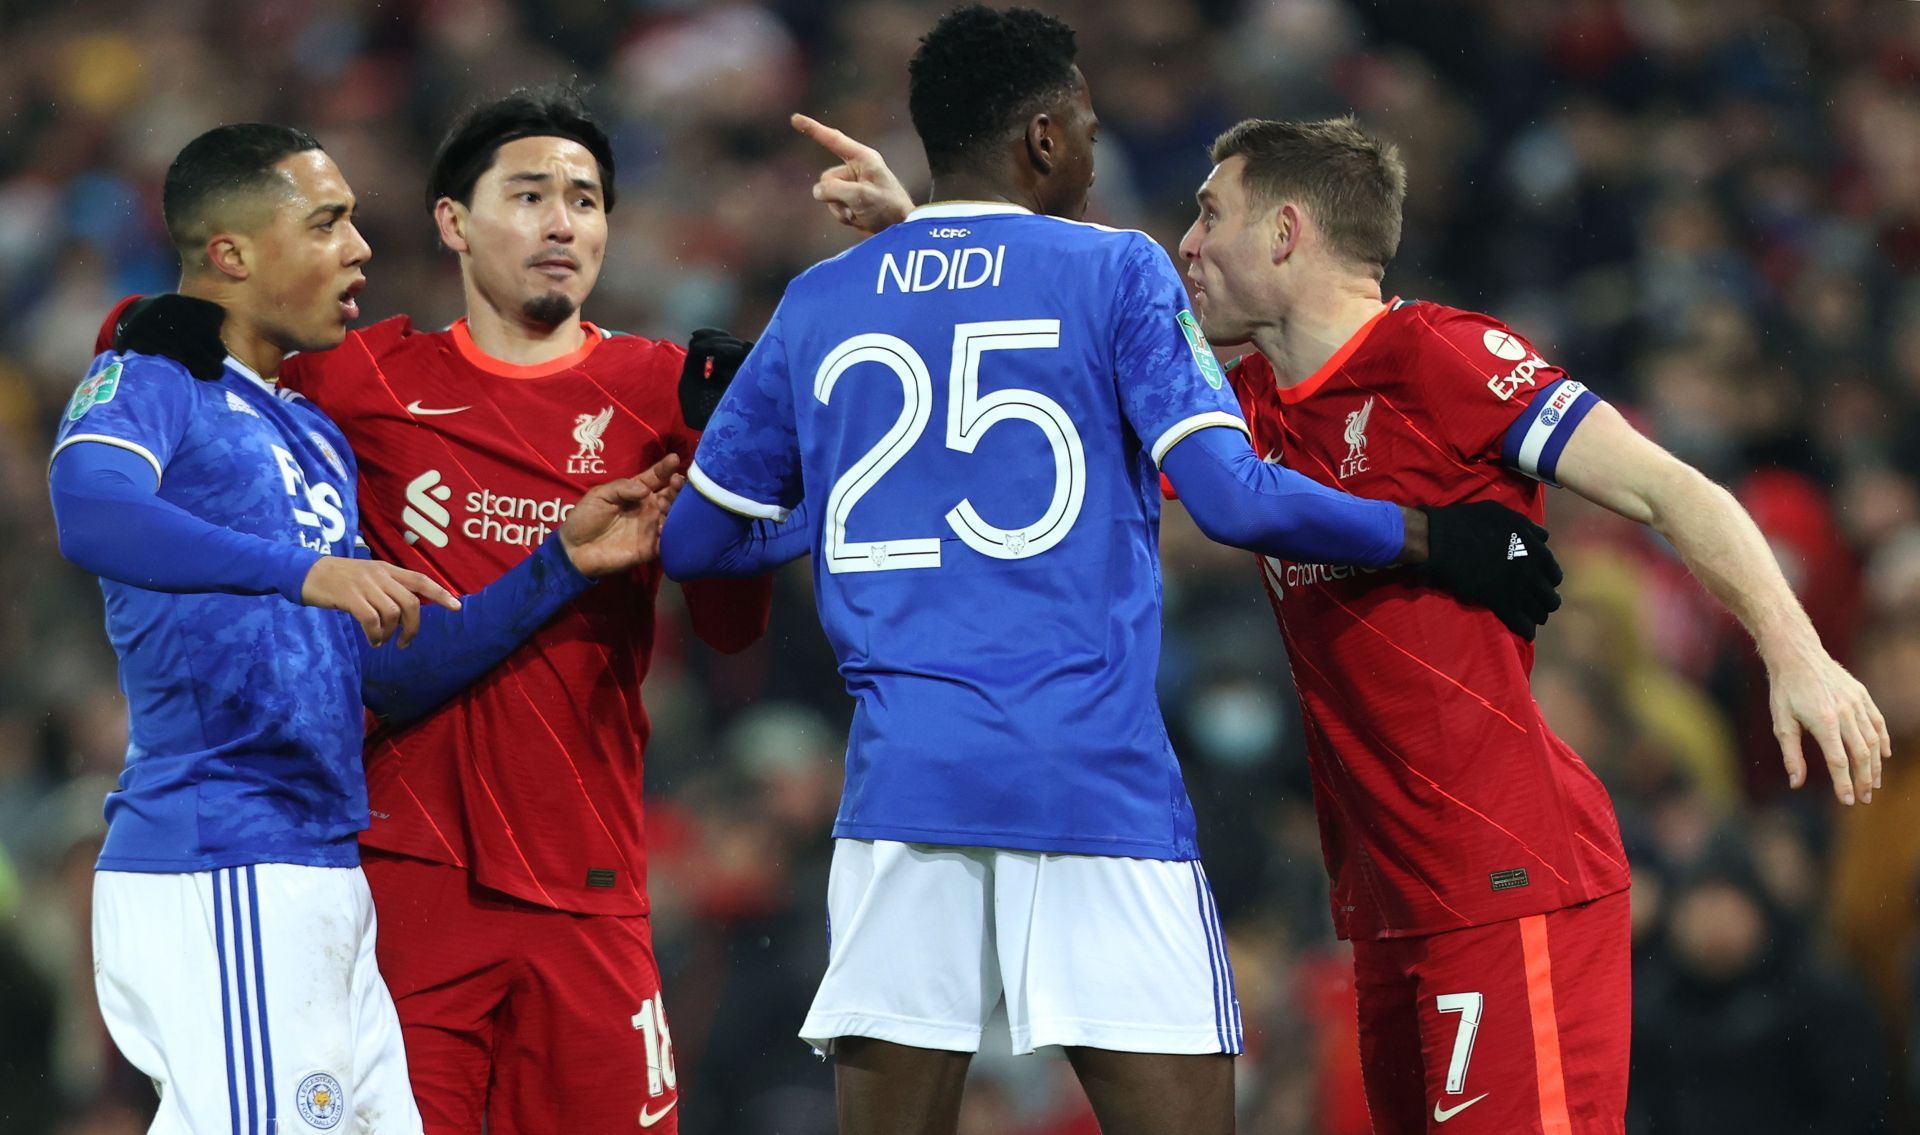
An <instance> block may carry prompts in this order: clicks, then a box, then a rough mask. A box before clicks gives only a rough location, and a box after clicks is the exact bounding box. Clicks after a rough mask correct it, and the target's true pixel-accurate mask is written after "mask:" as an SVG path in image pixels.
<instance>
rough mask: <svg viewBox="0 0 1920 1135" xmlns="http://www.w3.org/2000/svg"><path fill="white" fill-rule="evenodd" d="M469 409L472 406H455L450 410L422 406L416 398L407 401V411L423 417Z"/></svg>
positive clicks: (456, 412)
mask: <svg viewBox="0 0 1920 1135" xmlns="http://www.w3.org/2000/svg"><path fill="white" fill-rule="evenodd" d="M471 409H473V407H472V406H455V407H454V408H453V409H451V410H430V409H428V408H427V407H425V406H422V405H421V404H420V400H419V399H418V398H416V399H414V400H413V401H411V402H409V403H407V413H409V414H418V415H420V416H421V417H423V418H424V417H427V416H428V415H431V414H458V413H459V412H460V411H462V410H471Z"/></svg>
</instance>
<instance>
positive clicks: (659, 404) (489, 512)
mask: <svg viewBox="0 0 1920 1135" xmlns="http://www.w3.org/2000/svg"><path fill="white" fill-rule="evenodd" d="M684 357H685V352H684V351H682V349H681V348H680V347H678V346H675V345H673V344H670V343H660V342H654V341H653V340H650V339H643V338H639V337H636V336H630V335H609V334H607V333H605V332H603V331H601V330H599V329H598V328H596V327H594V326H593V325H591V324H588V325H587V339H586V342H585V343H584V344H583V345H582V346H581V348H580V349H579V350H578V351H575V352H573V353H572V354H570V355H567V356H565V357H563V358H559V359H555V360H553V361H551V362H549V363H546V364H543V365H540V366H537V367H519V366H512V365H509V364H506V363H502V362H500V361H498V360H495V359H492V358H489V357H488V356H486V355H484V354H482V353H481V351H480V350H479V348H478V347H476V346H475V345H474V342H473V339H472V337H471V336H470V335H469V334H468V332H467V326H466V323H465V322H464V321H462V322H460V323H456V324H454V326H453V327H452V328H450V329H448V330H446V331H435V332H420V331H416V330H415V329H414V328H413V325H412V323H411V321H409V320H408V319H407V318H406V317H404V316H402V317H398V318H394V319H388V320H385V321H382V322H380V323H376V324H374V325H373V326H371V327H368V328H366V329H364V330H361V331H356V332H354V333H352V334H350V335H349V336H347V341H346V342H345V343H344V344H343V345H341V346H340V347H338V348H336V349H334V350H331V351H324V352H319V353H315V354H304V355H296V356H294V357H292V358H290V359H288V360H287V363H286V366H285V368H284V370H283V372H282V376H281V381H282V382H283V383H284V384H286V385H287V386H288V387H290V388H292V389H296V390H299V391H300V392H301V393H302V394H305V395H306V396H307V397H308V398H311V399H312V400H313V401H314V402H315V403H317V404H318V405H319V406H320V408H321V409H323V410H325V411H326V412H327V414H328V415H329V416H330V417H332V418H333V420H334V421H335V422H337V423H339V425H340V428H341V429H342V430H344V431H346V435H347V439H348V441H350V442H351V443H352V444H353V449H354V453H355V454H356V455H357V456H358V458H359V461H360V516H361V523H362V524H363V526H364V531H363V535H364V536H365V538H366V541H367V544H368V545H369V546H370V547H371V548H372V549H373V554H374V555H375V556H377V557H378V558H380V559H384V560H389V561H391V562H393V563H397V564H400V565H402V566H404V567H409V568H413V569H415V570H417V571H421V572H424V573H426V574H427V575H430V576H432V577H433V578H435V579H437V580H439V581H440V582H441V583H442V584H444V585H445V586H447V587H448V588H449V589H451V590H453V591H454V592H456V593H461V594H464V593H467V592H471V591H476V590H478V589H480V588H481V587H484V586H485V585H487V584H488V583H490V582H492V581H493V580H494V579H495V578H496V577H498V576H499V575H500V574H501V573H502V572H504V571H506V570H507V569H508V568H510V567H512V566H513V565H514V564H516V563H518V562H519V561H520V560H521V559H522V558H523V557H525V556H526V555H527V554H528V553H529V552H531V551H532V550H533V549H534V547H536V546H537V545H538V544H539V543H540V542H541V541H542V540H544V539H546V537H547V535H548V534H549V533H550V532H552V531H553V529H554V528H555V527H556V526H557V525H558V524H559V523H560V521H561V520H562V519H563V518H564V516H565V514H566V512H567V510H568V509H569V508H570V507H571V505H572V503H573V502H574V501H575V500H578V499H579V497H580V494H581V493H583V492H585V491H586V490H587V489H588V488H590V487H591V486H593V485H597V484H600V483H602V482H604V481H608V480H612V479H613V478H615V477H618V476H623V475H627V474H631V473H635V472H638V471H639V470H641V469H644V468H646V467H647V466H649V465H651V464H652V463H653V462H655V461H656V460H658V459H659V458H661V457H663V456H665V455H666V454H669V453H677V454H679V455H680V457H681V460H682V461H683V462H687V461H691V460H692V457H693V451H694V446H695V443H696V442H697V441H698V437H699V435H697V434H696V433H694V432H693V431H692V430H691V429H689V428H688V426H687V425H686V423H685V422H684V421H683V420H682V419H681V416H680V408H679V398H678V382H679V375H680V364H681V360H682V359H683V358H684ZM660 578H661V577H660V570H659V566H658V565H657V564H648V565H645V566H644V567H642V568H640V569H638V570H636V571H633V572H630V573H625V574H621V575H616V576H613V577H610V578H607V579H603V580H601V581H600V582H599V583H598V584H597V585H595V586H594V587H593V588H592V589H590V590H589V591H587V593H586V594H585V595H583V596H581V597H580V598H579V599H578V600H576V601H575V602H574V603H573V604H571V605H570V606H569V607H568V608H567V609H566V610H564V611H563V612H562V613H561V614H559V615H557V616H556V617H555V618H554V619H553V620H552V621H551V622H549V623H548V624H547V625H546V626H544V627H542V628H541V629H540V630H539V631H538V632H536V633H535V634H534V636H533V637H532V638H531V639H529V640H528V641H527V642H526V643H525V644H523V645H522V646H521V647H520V648H519V649H518V650H517V651H515V652H514V653H513V654H512V655H511V656H509V657H508V658H507V660H506V661H505V662H503V663H501V664H500V665H499V666H498V667H496V668H495V669H494V670H492V671H490V672H489V673H488V674H487V675H486V676H485V677H483V678H481V679H480V680H479V681H478V682H476V683H474V684H473V685H472V686H471V687H469V688H468V689H467V690H466V691H464V692H463V693H461V694H459V695H458V696H456V697H455V698H454V699H453V700H452V701H449V702H448V703H447V704H446V705H444V706H442V707H441V708H440V709H439V710H437V711H435V712H434V713H433V714H431V715H430V716H428V717H426V718H425V719H423V720H421V721H418V722H415V723H413V724H412V725H409V726H407V727H405V728H403V729H397V730H388V729H385V728H376V729H375V730H374V732H373V733H372V734H371V735H370V736H369V737H368V739H367V789H368V796H369V798H370V801H371V804H372V809H373V826H372V828H370V829H369V830H368V831H367V832H366V833H364V834H363V835H362V837H361V838H362V841H363V842H364V843H366V844H367V845H368V846H371V847H378V848H382V849H384V850H388V851H394V852H399V853H401V854H403V855H411V856H417V857H419V858H422V859H429V860H433V861H436V862H440V863H451V864H455V865H457V866H461V867H465V868H467V869H468V870H469V871H471V872H472V873H473V877H474V879H475V880H476V881H478V882H479V883H481V884H482V885H484V886H487V887H491V888H493V889H494V890H498V891H504V892H506V893H507V894H510V895H513V896H515V897H517V898H521V899H525V900H527V901H529V902H535V903H539V904H542V905H544V906H550V907H557V908H559V909H562V910H570V911H579V912H582V913H588V914H642V913H645V912H646V910H647V891H646V840H645V835H644V829H643V826H642V817H641V803H640V782H641V754H642V750H643V749H644V748H645V746H646V742H647V733H648V722H647V715H646V711H645V709H644V708H643V707H642V706H641V704H640V682H641V680H642V679H643V678H645V677H646V673H647V665H648V661H649V658H650V653H651V649H652V644H653V634H654V614H653V604H654V595H655V593H656V591H657V590H658V589H659V586H660ZM770 595H771V589H770V587H769V586H768V584H767V581H766V580H764V579H763V580H754V581H747V582H744V583H742V582H725V581H714V582H710V583H704V584H692V585H689V586H688V587H687V602H688V607H689V609H690V611H691V613H692V616H693V621H694V629H695V631H696V632H697V633H698V634H699V635H700V637H701V638H703V639H705V640H706V641H707V642H709V643H710V644H712V645H714V646H715V647H717V648H719V649H721V650H738V649H740V648H742V647H744V646H745V645H747V644H748V643H750V642H752V641H753V640H754V639H755V638H758V637H759V635H760V634H761V632H762V631H764V630H765V628H766V619H767V607H768V601H769V597H770Z"/></svg>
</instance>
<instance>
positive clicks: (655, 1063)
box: [108, 91, 772, 1135]
mask: <svg viewBox="0 0 1920 1135" xmlns="http://www.w3.org/2000/svg"><path fill="white" fill-rule="evenodd" d="M614 195H615V194H614V163H613V156H612V151H611V147H610V146H609V144H608V141H607V137H606V135H605V133H604V132H603V131H602V130H601V129H600V127H599V126H598V125H596V124H595V123H594V122H593V120H592V119H591V118H590V117H589V115H588V114H587V112H586V110H585V108H584V107H583V106H582V105H581V104H580V102H579V100H578V99H577V98H575V97H574V96H572V95H571V94H568V93H565V92H552V91H522V92H516V93H515V94H513V95H510V96H508V97H506V98H504V99H501V100H499V101H497V102H494V103H490V104H487V105H485V106H482V107H479V108H477V109H476V110H474V111H472V112H471V113H469V114H468V115H467V116H466V117H465V118H464V119H462V120H461V122H460V123H459V124H457V125H456V126H455V127H454V128H453V130H452V131H451V132H450V133H449V134H448V136H447V138H446V140H445V141H444V142H443V143H442V145H441V147H440V150H439V152H438V154H437V155H436V156H435V160H434V164H433V169H432V174H431V180H430V196H431V201H432V206H433V215H434V220H435V222H436V224H437V225H438V228H439V233H440V238H441V241H442V243H443V244H445V245H446V247H447V248H449V249H450V250H452V251H453V252H454V253H456V254H458V256H459V257H460V265H461V276H462V281H463V284H464V287H465V291H466V301H467V315H466V317H465V318H464V319H461V320H459V321H458V322H456V323H454V324H453V326H451V327H449V328H446V329H444V330H440V331H421V330H418V329H416V328H415V327H414V326H413V323H412V321H411V320H409V319H408V318H407V317H405V316H398V317H395V318H392V319H388V320H383V321H381V322H379V323H376V324H374V325H372V326H370V327H367V328H365V329H364V330H359V331H355V332H352V333H351V334H349V335H348V337H347V341H346V343H345V344H344V345H342V346H341V347H339V348H337V349H335V350H332V351H328V352H325V353H322V354H311V355H305V354H303V355H296V356H293V357H291V358H289V359H288V360H287V362H286V365H285V367H284V368H283V370H282V379H281V380H282V382H284V383H285V384H286V385H288V386H289V387H292V388H294V389H296V390H299V391H300V392H301V393H303V394H305V395H306V396H307V397H308V398H311V399H312V400H313V401H315V402H316V403H318V404H319V405H320V406H321V408H322V409H324V410H325V411H326V412H327V413H328V414H329V415H331V416H332V417H333V419H334V420H335V421H336V422H338V423H339V424H340V427H341V428H342V429H343V430H345V431H346V434H347V437H348V439H349V440H350V441H351V442H352V443H353V447H354V450H355V452H356V453H357V454H358V455H359V456H360V459H361V464H360V497H361V502H362V517H363V523H364V525H365V529H364V533H363V535H364V536H365V538H366V541H367V543H368V545H369V546H370V547H371V548H372V549H373V552H374V554H375V555H376V556H378V557H379V558H381V559H383V560H387V561H390V562H392V563H395V564H399V565H402V566H405V567H408V568H412V569H414V570H417V571H420V572H423V573H425V574H426V575H428V576H430V577H431V578H433V579H435V580H438V581H439V582H441V583H443V584H445V585H446V586H447V587H448V588H450V589H452V590H453V591H455V592H466V591H470V590H473V589H475V588H477V587H478V586H480V585H481V584H483V583H486V582H488V581H490V580H492V579H493V578H494V577H496V576H498V575H499V574H500V573H501V572H502V571H503V570H504V569H505V568H507V567H508V566H511V565H512V564H514V563H517V562H518V561H519V560H520V559H522V558H524V557H525V555H526V554H527V552H528V551H529V550H530V549H532V548H533V547H536V546H537V545H538V544H539V543H540V541H541V540H542V539H543V538H544V537H545V536H546V534H547V533H548V532H550V531H551V530H552V529H553V528H554V527H555V526H557V525H558V523H559V521H560V520H561V518H562V517H563V516H564V515H565V510H566V507H567V505H568V504H569V503H570V502H572V501H574V500H576V499H578V498H579V496H580V494H581V492H582V491H583V490H584V489H585V488H586V487H587V486H590V485H594V484H597V483H599V482H602V481H605V480H607V479H609V478H610V477H612V476H615V475H617V474H620V473H627V472H633V471H637V470H641V469H645V468H647V467H648V466H650V465H652V464H653V463H654V462H655V461H656V460H658V459H659V458H661V457H663V456H665V455H667V454H679V455H680V457H681V459H682V461H686V460H690V459H691V458H692V456H693V451H694V446H695V443H696V442H697V441H698V438H699V433H698V429H699V427H700V426H701V425H703V424H704V422H705V415H706V414H707V413H709V412H711V409H712V406H713V403H714V402H716V401H717V400H718V397H719V392H720V390H721V389H722V388H724V385H725V382H726V380H727V379H728V378H729V377H730V376H731V373H732V368H733V367H736V366H737V365H738V364H739V362H740V360H741V359H742V358H743V357H744V355H745V346H746V345H745V344H743V343H740V342H739V341H737V340H732V339H730V338H727V337H725V336H716V335H714V334H711V333H697V334H696V336H695V340H694V348H695V354H694V355H692V356H689V354H688V352H687V351H686V350H684V349H682V348H681V347H679V346H676V345H674V344H671V343H664V342H656V341H653V340H649V339H644V338H640V337H638V336H632V335H622V334H613V333H611V332H608V331H606V330H603V329H601V328H599V327H597V326H595V325H594V324H592V323H590V322H587V321H586V320H584V319H582V318H581V314H580V309H581V306H582V305H583V304H584V303H585V301H586V299H587V297H588V295H589V294H590V293H591V292H592V290H593V285H594V281H595V278H596V277H597V276H598V274H599V271H600V266H601V261H602V258H603V256H604V255H605V251H606V242H607V215H608V212H609V210H610V209H611V208H612V205H613V202H614ZM125 307H126V305H125V304H123V305H122V308H123V309H124V308H125ZM216 310H217V309H216ZM118 314H119V312H116V315H118ZM194 318H195V317H194V316H193V315H192V314H191V313H183V312H182V311H181V310H180V309H178V308H177V307H174V308H172V309H171V310H170V309H169V306H168V305H160V304H150V305H148V306H145V307H143V308H140V309H137V310H135V311H134V312H133V316H132V318H131V319H128V320H123V321H121V326H120V328H119V333H120V338H119V340H118V341H119V342H120V343H121V344H122V345H123V346H132V347H134V348H136V349H144V350H149V351H152V352H156V353H166V354H172V355H174V356H175V357H181V356H182V355H183V354H191V353H192V347H193V343H192V341H191V340H190V338H188V337H186V336H184V335H183V334H182V332H181V327H182V325H183V324H187V323H191V322H193V320H194ZM114 322H115V320H114V319H113V318H111V317H110V318H109V321H108V327H109V328H111V327H113V326H114ZM218 326H219V324H218V320H217V319H215V320H214V321H213V327H214V329H215V331H216V332H217V329H218ZM183 340H184V341H183ZM216 343H217V340H216ZM182 361H191V360H189V359H183V360H182ZM659 583H660V573H659V569H658V566H657V565H656V564H647V565H645V566H644V567H642V568H640V569H638V570H636V571H633V572H631V573H629V574H627V575H625V576H623V577H616V578H610V579H608V580H606V581H604V582H603V583H602V584H601V585H600V586H598V587H596V588H594V589H593V590H592V591H589V592H587V593H586V594H585V595H583V596H582V597H581V598H580V599H578V600H577V601H575V602H574V603H573V604H571V605H570V606H569V607H567V608H566V609H564V611H563V612H562V614H560V615H559V616H558V617H556V618H555V619H554V620H552V621H551V622H549V623H548V624H547V625H546V626H545V627H543V628H541V630H540V631H538V632H537V633H536V634H535V635H534V636H533V637H532V638H531V639H529V640H528V642H527V643H526V644H525V645H524V646H522V647H521V648H520V649H519V650H517V651H516V652H515V653H513V654H512V655H511V656H509V658H508V659H507V660H506V661H505V662H503V663H501V664H500V665H499V666H498V667H497V668H495V669H494V670H492V671H490V672H489V673H488V674H487V676H485V677H483V678H482V679H481V680H480V681H478V682H476V683H475V684H474V685H473V686H471V687H470V688H469V689H468V690H466V691H465V692H464V693H462V694H461V695H460V696H459V697H457V698H455V699H453V700H452V701H450V702H448V703H446V705H444V706H443V707H441V708H440V709H439V710H438V711H436V712H435V713H433V714H432V715H430V716H428V717H427V718H425V719H423V720H421V721H418V722H416V723H414V724H412V725H409V726H407V727H406V728H404V729H400V730H388V729H385V728H376V729H375V730H374V731H373V732H372V733H371V734H370V735H369V737H368V739H367V751H366V752H367V780H368V789H369V795H370V797H371V803H372V809H373V826H372V828H371V829H370V830H369V831H367V832H366V833H364V834H363V837H362V847H363V851H364V854H363V857H362V859H363V863H364V869H365V871H366V874H367V878H368V881H369V883H370V884H371V886H372V889H373V895H374V904H375V910H376V913H377V915H378V917H379V920H380V933H379V936H378V952H379V964H380V967H381V972H382V974H383V975H385V977H386V980H387V984H388V987H389V988H390V989H391V990H392V993H393V996H394V1001H395V1003H396V1005H397V1006H398V1008H399V1013H400V1021H401V1025H402V1028H403V1031H404V1034H405V1040H406V1048H407V1056H408V1064H409V1068H410V1070H411V1077H412V1081H413V1089H414V1094H415V1096H416V1098H417V1100H418V1102H419V1105H420V1110H421V1114H422V1117H423V1118H424V1120H425V1124H426V1130H427V1131H428V1132H429V1133H430V1135H470V1133H471V1132H476V1131H480V1130H482V1129H483V1127H484V1129H485V1130H487V1131H490V1132H492V1133H494V1135H509V1133H530V1132H559V1131H566V1132H598V1131H617V1130H628V1129H633V1128H634V1127H635V1125H636V1123H637V1124H638V1127H640V1128H643V1129H646V1130H648V1131H649V1132H671V1131H675V1130H677V1129H678V1120H679V1115H678V1111H677V1108H676V1105H677V1104H678V1102H679V1097H678V1093H677V1089H676V1078H675V1074H674V1063H673V1049H672V1039H671V1034H670V1032H669V1030H668V1024H667V1015H666V1010H665V1008H664V1006H663V1003H662V1000H661V996H660V980H659V971H658V968H657V966H656V965H655V962H654V958H653V949H652V940H651V932H650V929H649V922H648V918H647V910H648V906H647V891H646V841H645V837H644V833H643V828H642V813H641V800H640V791H641V762H642V751H643V749H644V747H645V744H646V739H647V733H648V722H647V716H646V712H645V710H644V708H643V707H642V705H641V702H640V684H641V681H642V679H644V678H645V676H646V673H647V665H648V661H649V655H650V651H651V647H652V643H653V638H654V596H655V593H656V591H657V589H658V587H659ZM685 590H686V597H687V605H688V609H689V612H690V614H691V617H692V620H693V625H694V630H695V632H696V633H697V634H698V635H699V637H700V638H702V639H703V640H705V641H706V642H707V643H708V644H710V645H712V646H714V647H715V648H717V649H720V650H723V651H734V650H739V649H741V648H743V647H745V646H746V645H748V644H749V643H751V642H752V641H754V640H755V639H757V638H758V637H759V636H760V635H761V633H762V632H763V631H764V630H765V627H766V618H767V613H768V605H769V600H770V597H771V593H772V592H771V580H770V579H768V578H765V577H762V578H760V579H755V580H746V581H732V582H729V581H711V582H705V583H689V584H687V585H686V587H685Z"/></svg>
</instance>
